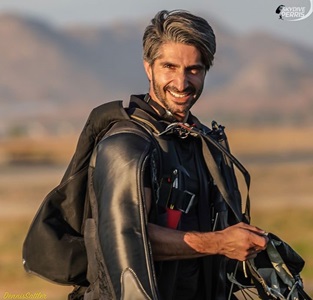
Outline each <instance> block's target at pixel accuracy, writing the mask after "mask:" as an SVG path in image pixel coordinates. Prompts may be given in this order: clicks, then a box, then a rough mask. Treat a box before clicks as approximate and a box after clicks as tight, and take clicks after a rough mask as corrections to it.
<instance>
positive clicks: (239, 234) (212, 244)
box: [184, 223, 268, 261]
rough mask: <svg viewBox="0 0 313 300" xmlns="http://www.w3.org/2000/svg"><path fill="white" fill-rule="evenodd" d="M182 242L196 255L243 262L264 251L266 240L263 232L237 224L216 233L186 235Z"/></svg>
mask: <svg viewBox="0 0 313 300" xmlns="http://www.w3.org/2000/svg"><path fill="white" fill-rule="evenodd" d="M184 241H185V242H186V243H187V244H188V245H189V246H190V247H191V248H193V249H194V250H196V251H197V252H198V253H203V254H207V255H212V254H220V255H225V256H227V257H228V258H231V259H237V260H240V261H244V260H247V259H251V258H254V257H256V255H257V254H258V253H259V252H260V251H262V250H264V249H265V248H266V245H267V242H268V239H267V237H266V233H265V231H263V230H261V229H259V228H257V227H254V226H251V225H247V224H245V223H239V224H236V225H233V226H230V227H228V228H226V229H224V230H221V231H216V232H208V233H195V232H190V233H186V234H185V236H184Z"/></svg>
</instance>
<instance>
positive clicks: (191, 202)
mask: <svg viewBox="0 0 313 300" xmlns="http://www.w3.org/2000/svg"><path fill="white" fill-rule="evenodd" d="M184 194H187V195H188V196H190V198H189V202H188V205H187V208H186V209H184V208H179V210H180V211H181V212H183V213H185V214H188V212H189V211H190V209H191V207H192V206H193V204H194V201H195V197H196V195H195V194H193V193H190V192H188V191H184Z"/></svg>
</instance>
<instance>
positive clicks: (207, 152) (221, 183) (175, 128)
mask: <svg viewBox="0 0 313 300" xmlns="http://www.w3.org/2000/svg"><path fill="white" fill-rule="evenodd" d="M171 133H176V134H178V135H179V136H180V137H181V138H186V137H188V135H193V136H196V137H199V138H200V139H201V142H202V151H203V157H204V160H205V162H206V164H207V167H208V169H209V171H210V173H211V176H212V177H213V180H214V182H215V184H216V185H217V187H218V189H219V191H220V193H221V195H222V196H223V198H224V200H225V202H226V203H227V204H228V206H229V207H230V208H231V210H232V211H233V213H234V215H235V217H236V219H237V221H238V222H241V221H243V216H242V212H241V211H238V209H237V208H236V207H235V203H234V201H233V197H234V195H232V194H231V193H230V192H229V189H228V187H227V185H226V183H225V180H224V178H223V177H222V174H221V172H220V168H219V167H218V165H217V163H216V161H215V159H214V157H213V154H212V152H211V149H210V146H209V145H212V146H213V147H214V148H216V149H218V150H219V151H220V152H221V153H222V154H224V155H225V156H226V157H227V158H228V159H229V160H230V161H231V162H232V163H233V164H234V165H235V166H236V167H237V168H238V170H239V171H240V172H241V173H242V175H243V177H244V179H245V183H246V186H247V198H246V204H245V216H246V217H247V218H249V216H250V196H249V191H250V174H249V172H248V171H247V170H246V169H245V167H244V166H243V165H242V164H241V163H240V162H239V161H238V160H237V159H236V158H235V157H234V156H233V155H232V154H231V153H230V152H229V151H228V149H226V148H224V147H223V146H222V145H221V144H220V143H219V142H218V141H216V140H215V139H213V138H212V137H211V136H210V135H208V134H205V133H203V132H202V131H201V130H199V129H197V128H195V127H192V126H190V125H189V124H186V123H180V122H177V123H172V124H170V125H169V126H168V127H167V128H166V129H165V130H164V131H163V132H161V133H160V135H163V134H171ZM247 221H249V220H247Z"/></svg>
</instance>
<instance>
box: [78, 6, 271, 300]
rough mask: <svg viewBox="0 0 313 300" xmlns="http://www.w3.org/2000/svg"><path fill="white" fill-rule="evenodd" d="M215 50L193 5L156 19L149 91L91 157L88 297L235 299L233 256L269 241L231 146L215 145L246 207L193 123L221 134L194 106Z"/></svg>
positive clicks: (146, 44)
mask: <svg viewBox="0 0 313 300" xmlns="http://www.w3.org/2000/svg"><path fill="white" fill-rule="evenodd" d="M215 50H216V45H215V35H214V32H213V30H212V28H211V26H210V25H209V24H208V22H207V21H206V20H204V19H203V18H201V17H198V16H195V15H193V14H191V13H189V12H186V11H180V10H177V11H171V12H168V11H161V12H159V13H158V14H157V15H156V16H155V17H154V19H153V20H152V22H151V24H150V25H149V26H148V27H147V28H146V30H145V33H144V36H143V58H144V68H145V71H146V74H147V77H148V80H149V91H148V93H146V94H143V95H132V96H131V99H130V104H129V107H128V108H127V113H128V115H129V116H130V118H129V119H127V120H123V121H119V122H114V123H112V125H111V127H110V128H109V130H108V131H107V132H106V134H105V135H104V136H103V137H102V139H101V140H100V142H99V143H98V145H97V147H96V148H95V150H94V154H93V157H92V159H91V162H90V170H91V171H90V173H89V177H90V187H91V192H90V202H91V207H92V215H93V220H94V224H95V226H94V227H92V226H90V224H89V226H87V227H86V230H85V240H86V248H87V252H88V254H89V255H88V258H89V261H88V263H89V267H88V280H89V283H90V286H89V288H88V290H87V291H86V293H85V298H84V299H162V300H167V299H169V300H170V299H173V300H174V299H179V300H184V299H190V300H191V299H195V300H202V299H211V300H213V299H214V300H216V299H235V298H234V296H231V297H230V298H228V293H229V286H230V283H229V282H228V280H227V275H226V274H227V268H231V266H232V265H231V264H230V263H229V262H230V260H233V261H245V260H247V259H249V258H254V257H255V256H256V255H257V253H258V252H259V251H261V250H262V249H265V247H266V243H267V239H266V237H264V231H263V230H261V229H258V228H256V227H254V226H251V225H247V224H245V223H244V222H240V220H241V219H242V220H244V217H243V216H242V214H241V210H240V208H241V199H240V194H239V192H238V190H237V183H236V178H235V175H234V173H233V172H231V171H229V170H230V169H231V168H229V166H226V165H225V164H226V162H225V160H223V159H222V157H223V156H222V153H221V152H220V151H218V150H217V149H209V150H208V151H209V153H211V155H212V156H213V160H214V161H215V164H216V165H217V172H218V173H219V174H220V175H219V176H220V177H221V178H223V180H224V181H225V182H227V183H228V187H227V189H228V190H229V195H231V200H232V201H233V203H234V206H236V207H239V213H238V214H237V215H236V212H234V211H235V210H234V209H231V208H230V207H229V206H228V204H227V203H226V201H224V199H223V196H224V194H223V191H220V187H218V186H217V185H216V184H217V181H216V178H215V177H213V176H215V175H214V174H215V173H216V169H212V166H210V165H208V164H207V163H206V160H205V159H204V153H203V147H204V146H203V144H202V143H201V139H200V138H199V135H195V134H189V132H188V130H189V131H190V132H191V129H192V128H196V129H197V132H199V133H200V134H201V135H203V136H211V137H212V138H214V139H216V138H217V133H216V131H214V130H211V129H209V128H208V127H206V126H205V125H203V124H201V123H200V122H199V121H198V120H197V118H196V117H195V116H193V115H192V114H191V112H190V109H191V108H192V106H193V105H194V104H195V103H196V101H198V99H199V97H200V95H201V93H202V90H203V85H204V80H205V76H206V73H207V72H208V71H209V70H210V68H211V66H212V63H213V59H214V54H215ZM186 128H187V129H186ZM219 130H221V128H220V129H219ZM222 137H224V135H223V134H222V133H221V132H220V131H219V135H218V139H219V140H220V139H221V138H222ZM227 170H228V171H227ZM238 215H239V217H238ZM238 219H239V220H238ZM86 224H87V223H86ZM88 241H89V242H88ZM90 241H93V242H90ZM230 270H231V271H233V269H230ZM72 299H74V297H72Z"/></svg>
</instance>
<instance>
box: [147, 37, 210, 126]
mask: <svg viewBox="0 0 313 300" xmlns="http://www.w3.org/2000/svg"><path fill="white" fill-rule="evenodd" d="M159 54H160V55H159V57H158V58H157V59H156V60H155V61H154V63H153V64H152V65H149V64H148V62H146V61H144V67H145V70H146V73H147V76H148V78H149V81H150V90H149V94H150V96H151V97H152V99H153V100H155V101H156V102H158V103H159V104H160V105H161V106H162V107H164V108H165V109H167V110H169V111H170V112H171V113H172V114H173V115H174V116H175V117H176V118H177V119H178V120H180V121H181V120H183V119H184V117H185V116H186V114H187V113H188V111H189V109H190V108H191V107H192V105H193V104H194V103H195V102H196V101H197V99H198V98H199V97H200V95H201V93H202V90H203V84H204V79H205V74H206V71H205V66H204V64H203V63H202V61H201V54H200V52H199V51H198V50H197V49H196V48H195V47H194V46H190V45H185V44H181V43H174V42H169V43H166V44H163V45H162V46H161V47H160V49H159Z"/></svg>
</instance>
